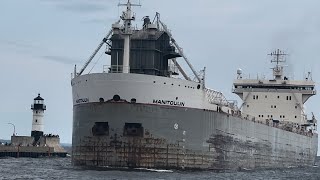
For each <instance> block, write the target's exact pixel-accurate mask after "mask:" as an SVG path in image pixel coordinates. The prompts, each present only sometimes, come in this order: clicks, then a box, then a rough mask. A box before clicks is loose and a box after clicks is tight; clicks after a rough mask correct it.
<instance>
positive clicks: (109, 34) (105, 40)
mask: <svg viewBox="0 0 320 180" xmlns="http://www.w3.org/2000/svg"><path fill="white" fill-rule="evenodd" d="M119 22H120V20H119V21H117V22H116V24H119ZM112 32H113V30H112V29H111V30H110V31H109V32H108V34H107V35H106V36H105V37H104V38H103V39H102V41H101V42H100V44H99V46H98V47H97V48H96V49H95V51H94V52H93V54H92V55H91V56H90V57H89V59H88V60H87V61H86V63H85V64H84V65H83V67H82V68H81V70H80V71H79V73H78V76H80V75H81V74H82V73H83V71H84V70H85V69H86V68H87V66H88V65H89V64H90V62H91V61H92V59H93V58H94V57H95V56H96V54H97V53H98V52H99V50H100V49H101V47H102V46H103V44H104V43H106V42H107V40H108V38H109V37H110V36H111V35H112Z"/></svg>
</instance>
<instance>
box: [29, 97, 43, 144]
mask: <svg viewBox="0 0 320 180" xmlns="http://www.w3.org/2000/svg"><path fill="white" fill-rule="evenodd" d="M31 110H32V112H33V118H32V130H31V136H32V137H34V140H35V141H38V140H39V139H40V137H42V136H43V126H44V124H43V116H44V111H45V110H46V105H45V104H44V99H43V98H42V97H41V96H40V93H39V94H38V96H37V97H36V98H34V101H33V104H31Z"/></svg>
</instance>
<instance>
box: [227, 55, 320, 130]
mask: <svg viewBox="0 0 320 180" xmlns="http://www.w3.org/2000/svg"><path fill="white" fill-rule="evenodd" d="M269 55H271V56H272V57H274V58H273V59H272V60H271V62H274V63H276V65H275V66H274V67H273V68H272V69H273V78H272V79H259V78H257V79H245V78H243V77H242V70H241V69H238V71H237V74H238V77H237V79H236V80H234V83H233V90H232V92H233V93H235V94H237V95H238V96H239V97H240V98H241V99H242V101H243V103H242V104H241V106H240V109H242V112H243V114H247V115H250V116H254V117H256V118H257V119H258V120H275V121H277V122H279V121H281V122H293V123H297V124H306V123H307V117H306V113H305V110H304V107H303V104H304V103H305V102H307V100H308V99H309V98H310V97H311V96H313V95H315V94H316V90H315V83H314V81H312V78H311V73H309V74H308V77H306V78H305V79H304V80H293V79H290V78H288V77H287V76H285V75H284V66H283V65H282V64H281V63H283V62H285V59H284V56H285V55H286V54H285V53H283V52H281V51H280V50H277V51H275V52H272V53H271V54H269Z"/></svg>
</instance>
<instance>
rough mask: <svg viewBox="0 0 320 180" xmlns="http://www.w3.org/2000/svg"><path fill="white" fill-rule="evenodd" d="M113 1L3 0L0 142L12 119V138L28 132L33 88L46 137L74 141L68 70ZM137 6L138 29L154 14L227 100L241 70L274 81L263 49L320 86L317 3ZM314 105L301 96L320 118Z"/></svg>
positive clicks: (281, 0) (268, 0) (151, 2)
mask: <svg viewBox="0 0 320 180" xmlns="http://www.w3.org/2000/svg"><path fill="white" fill-rule="evenodd" d="M118 2H119V1H118V0H28V1H27V0H24V1H21V0H1V2H0V65H1V66H0V67H1V70H0V82H1V85H0V87H1V91H0V92H1V93H0V99H1V103H0V139H10V135H11V134H12V132H13V129H12V127H11V126H10V125H8V124H7V123H9V122H10V123H14V124H15V125H16V131H17V134H18V135H30V131H31V123H32V112H31V110H30V105H31V104H32V103H33V98H34V97H36V96H37V94H38V93H39V92H40V93H41V96H42V97H43V98H44V99H45V104H46V105H47V111H46V112H45V133H53V134H59V135H60V137H61V142H65V143H71V134H72V94H71V85H70V80H71V76H70V74H71V73H72V71H73V66H74V64H77V65H78V67H81V66H82V65H83V63H84V62H85V61H86V60H87V58H88V57H89V56H90V55H91V53H92V52H93V50H94V49H95V48H96V47H97V45H98V44H99V42H100V41H101V39H102V38H103V36H104V35H105V33H106V32H107V31H108V30H109V29H110V28H111V24H112V23H113V22H115V21H116V20H117V19H118V17H119V15H120V14H121V11H122V8H120V9H119V8H118V7H117V4H118ZM133 2H138V0H136V1H133ZM141 4H142V5H143V6H142V7H136V8H134V11H135V12H136V14H137V18H136V19H137V21H136V22H135V23H136V24H138V26H141V23H142V22H141V19H142V17H143V16H146V15H149V16H151V17H153V16H154V14H155V12H160V13H161V19H162V21H164V22H165V23H166V24H167V25H168V27H169V28H170V29H171V31H172V33H173V35H174V36H175V39H176V40H177V41H178V43H179V44H180V46H182V47H183V49H184V52H185V54H186V55H187V56H188V58H189V59H190V61H191V62H192V64H193V65H194V67H195V68H196V69H198V70H200V69H201V68H203V67H204V66H206V67H207V72H206V73H207V77H206V80H207V81H206V83H207V86H208V87H210V88H213V89H216V90H219V91H222V92H223V93H224V94H225V96H226V97H227V98H228V99H231V100H233V99H237V100H239V99H238V98H237V97H236V96H235V95H234V94H232V93H231V88H232V81H233V79H234V78H235V77H236V70H237V69H238V68H241V69H242V70H243V73H244V74H245V75H249V74H250V75H251V76H252V77H256V76H257V74H259V76H262V75H266V76H267V77H271V70H270V67H271V64H270V57H268V56H267V54H268V53H270V52H271V51H272V50H274V49H276V48H280V49H283V50H285V51H286V52H287V53H289V54H290V56H289V57H288V59H287V60H288V62H287V64H288V65H289V67H288V68H287V69H288V70H287V72H288V74H289V75H290V76H291V77H294V78H295V79H302V78H303V76H304V74H305V73H307V72H308V71H312V74H313V80H315V81H316V82H317V84H316V85H317V86H319V83H318V82H319V80H320V72H319V67H320V61H319V57H320V53H319V47H320V33H319V32H320V21H319V20H320V11H318V7H320V1H319V0H304V1H301V0H198V1H191V0H190V1H187V0H175V1H173V0H161V1H159V0H141ZM101 53H102V52H99V53H98V57H99V56H100V55H101ZM96 60H98V58H96V59H95V60H94V61H96ZM109 61H110V59H109V57H107V56H105V55H102V57H101V58H100V60H99V61H98V63H97V64H96V65H95V67H94V68H93V70H92V72H93V71H95V72H100V71H102V65H104V64H109ZM179 61H181V63H182V61H183V60H182V59H180V60H179ZM92 65H93V64H92ZM92 65H90V66H89V68H88V70H90V69H92ZM189 73H190V71H189ZM190 74H191V73H190ZM319 102H320V96H315V97H312V98H311V99H310V100H309V101H308V102H307V104H306V107H307V112H308V114H310V112H311V111H313V112H315V114H316V115H317V117H318V118H319V117H320V113H319V111H318V110H319V109H318V106H319ZM239 104H240V103H239Z"/></svg>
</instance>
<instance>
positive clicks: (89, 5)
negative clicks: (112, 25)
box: [46, 0, 109, 13]
mask: <svg viewBox="0 0 320 180" xmlns="http://www.w3.org/2000/svg"><path fill="white" fill-rule="evenodd" d="M46 1H47V2H48V3H51V4H53V5H54V6H56V7H57V8H58V9H61V10H64V11H70V12H75V13H95V12H102V11H106V10H107V9H108V5H109V3H107V1H102V0H90V1H87V0H68V1H62V0H46Z"/></svg>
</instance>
